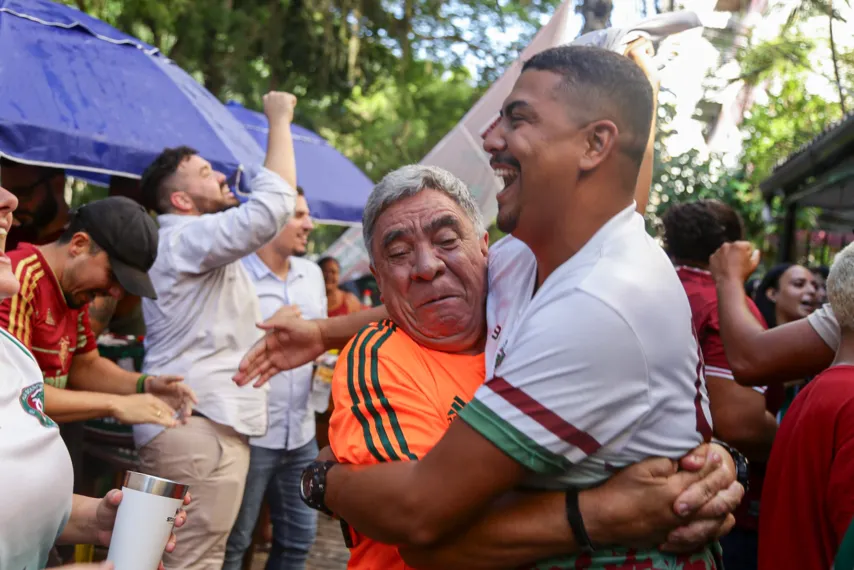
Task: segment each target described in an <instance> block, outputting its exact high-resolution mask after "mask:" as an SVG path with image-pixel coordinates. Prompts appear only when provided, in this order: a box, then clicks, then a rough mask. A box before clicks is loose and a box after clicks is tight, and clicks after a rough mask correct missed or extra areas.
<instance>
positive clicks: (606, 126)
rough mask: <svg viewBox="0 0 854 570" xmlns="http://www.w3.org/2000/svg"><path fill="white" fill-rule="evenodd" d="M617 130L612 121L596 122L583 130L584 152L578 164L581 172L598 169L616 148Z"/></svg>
mask: <svg viewBox="0 0 854 570" xmlns="http://www.w3.org/2000/svg"><path fill="white" fill-rule="evenodd" d="M618 135H619V130H618V129H617V125H615V124H614V123H613V121H605V120H602V121H596V122H594V123H590V124H589V125H587V127H585V128H584V150H583V152H582V153H581V158H580V160H579V162H578V168H579V169H581V170H582V171H586V170H593V169H595V168H596V167H598V166H599V165H600V164H602V162H604V161H605V159H606V158H608V156H609V155H610V154H611V152H613V150H614V148H615V147H616V146H617V136H618Z"/></svg>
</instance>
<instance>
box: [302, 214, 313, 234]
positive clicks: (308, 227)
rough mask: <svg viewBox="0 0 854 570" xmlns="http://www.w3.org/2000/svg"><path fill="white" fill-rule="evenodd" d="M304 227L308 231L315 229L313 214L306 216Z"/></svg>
mask: <svg viewBox="0 0 854 570" xmlns="http://www.w3.org/2000/svg"><path fill="white" fill-rule="evenodd" d="M303 228H305V229H306V230H308V231H311V230H313V229H314V221H313V220H312V219H311V216H306V217H305V224H304V225H303Z"/></svg>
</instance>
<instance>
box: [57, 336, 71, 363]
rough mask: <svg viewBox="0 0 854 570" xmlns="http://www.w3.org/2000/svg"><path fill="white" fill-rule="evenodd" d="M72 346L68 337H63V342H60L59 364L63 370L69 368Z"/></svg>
mask: <svg viewBox="0 0 854 570" xmlns="http://www.w3.org/2000/svg"><path fill="white" fill-rule="evenodd" d="M70 346H71V341H70V340H69V339H68V337H67V336H64V337H62V340H60V341H59V362H60V363H61V364H62V368H63V369H65V368H67V366H66V364H68V358H69V357H70V356H71V351H70V350H69V347H70Z"/></svg>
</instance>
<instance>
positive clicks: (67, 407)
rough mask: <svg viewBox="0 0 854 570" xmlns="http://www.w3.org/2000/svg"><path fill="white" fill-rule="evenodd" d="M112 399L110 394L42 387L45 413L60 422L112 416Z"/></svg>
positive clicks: (113, 397)
mask: <svg viewBox="0 0 854 570" xmlns="http://www.w3.org/2000/svg"><path fill="white" fill-rule="evenodd" d="M114 400H115V396H114V395H112V394H104V393H100V392H82V391H79V390H62V389H60V388H55V387H53V386H49V385H47V384H45V387H44V408H45V413H46V414H47V415H48V416H49V417H50V418H51V419H52V420H53V421H55V422H57V423H60V424H64V423H68V422H80V421H85V420H93V419H96V418H106V417H112V416H113V413H114Z"/></svg>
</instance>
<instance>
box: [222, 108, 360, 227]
mask: <svg viewBox="0 0 854 570" xmlns="http://www.w3.org/2000/svg"><path fill="white" fill-rule="evenodd" d="M227 107H228V109H229V111H231V112H232V113H233V114H234V116H235V117H236V118H237V120H239V121H240V122H241V123H243V125H244V126H245V127H246V129H247V130H248V131H249V133H250V134H251V135H252V137H253V138H254V139H255V140H256V141H257V142H258V144H259V145H261V147H262V148H267V131H268V123H267V117H265V116H264V115H263V114H262V113H258V112H255V111H250V110H249V109H247V108H245V107H243V106H242V105H240V104H239V103H235V102H234V101H230V102H229V103H228V104H227ZM291 134H292V136H293V139H294V153H295V154H296V161H297V179H298V182H299V185H300V186H302V188H303V190H305V194H306V199H307V200H308V205H309V206H310V207H311V212H312V216H313V217H315V218H316V219H318V220H322V221H326V222H344V223H361V221H362V210H364V208H365V202H367V200H368V195H369V194H370V193H371V190H372V189H373V187H374V183H373V182H371V180H370V178H368V177H367V176H365V174H364V173H363V172H362V171H361V170H359V168H358V167H357V166H356V165H355V164H353V163H352V162H350V161H349V160H348V159H347V157H345V156H344V155H343V154H341V153H340V152H338V151H337V150H335V148H334V147H332V146H331V145H330V144H329V143H328V142H327V141H326V139H324V138H323V137H321V136H320V135H318V134H317V133H315V132H312V131H310V130H308V129H306V128H303V127H301V126H299V125H293V126H292V127H291Z"/></svg>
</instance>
